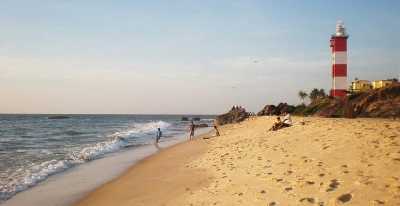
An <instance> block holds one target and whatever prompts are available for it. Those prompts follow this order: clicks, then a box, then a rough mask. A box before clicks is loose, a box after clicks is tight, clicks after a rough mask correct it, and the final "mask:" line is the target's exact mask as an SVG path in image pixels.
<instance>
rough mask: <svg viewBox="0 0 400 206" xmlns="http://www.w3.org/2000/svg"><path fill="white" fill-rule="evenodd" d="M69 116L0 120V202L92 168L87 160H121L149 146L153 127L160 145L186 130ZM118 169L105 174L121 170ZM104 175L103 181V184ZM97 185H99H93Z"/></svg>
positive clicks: (172, 119)
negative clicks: (80, 169)
mask: <svg viewBox="0 0 400 206" xmlns="http://www.w3.org/2000/svg"><path fill="white" fill-rule="evenodd" d="M70 116H71V118H68V119H48V118H47V117H48V115H0V160H1V161H0V201H4V200H7V199H9V198H11V197H13V196H14V195H15V194H16V193H18V192H21V191H24V190H26V189H28V188H32V187H34V186H35V185H37V184H39V183H40V182H42V181H44V180H46V179H48V178H49V177H51V176H54V175H55V174H58V173H61V172H64V173H65V171H70V169H71V168H74V167H77V166H79V167H82V165H85V164H89V163H91V164H94V162H96V161H92V160H97V161H98V159H102V158H103V159H107V158H110V156H120V157H122V156H123V155H122V154H123V153H124V152H127V151H128V150H129V151H130V152H132V151H133V150H136V151H138V150H137V149H139V148H145V147H147V148H148V147H149V145H152V144H153V143H154V135H155V130H156V129H157V128H158V127H160V128H161V129H162V131H163V138H162V145H165V146H166V145H168V144H171V143H173V142H177V141H179V140H180V139H182V138H179V137H180V136H182V135H183V134H184V133H185V132H186V131H187V124H188V122H182V121H180V119H181V116H180V115H179V116H178V115H70ZM200 117H201V118H202V120H201V121H200V122H199V123H208V124H211V121H212V118H213V117H212V116H200ZM168 142H170V143H168ZM151 147H152V146H150V148H151ZM143 151H144V150H143ZM153 152H154V151H153ZM119 153H120V154H121V155H116V154H119ZM150 153H152V152H151V149H146V152H141V153H140V152H139V153H138V152H136V153H132V154H131V155H133V158H128V159H129V160H130V161H131V162H130V163H133V162H134V161H136V160H137V159H138V158H139V159H140V157H142V156H143V155H144V156H146V155H148V154H150ZM113 154H115V155H113ZM106 156H107V158H104V157H106ZM114 158H115V157H114ZM117 159H118V158H116V159H115V160H114V161H115V162H118V161H117ZM104 161H105V160H103V162H104ZM92 162H93V163H92ZM115 162H114V163H115ZM126 165H130V164H126ZM118 168H119V169H115V170H112V172H111V171H110V174H111V173H112V174H115V172H117V171H119V170H122V169H123V168H122V169H121V168H120V167H118ZM110 174H104V175H105V176H107V178H109V177H110ZM55 176H60V175H55ZM55 178H56V177H53V178H52V179H55ZM107 178H105V179H107ZM105 179H104V181H105ZM99 183H101V181H100V180H99V181H93V184H99ZM82 188H89V187H82ZM80 194H81V193H80Z"/></svg>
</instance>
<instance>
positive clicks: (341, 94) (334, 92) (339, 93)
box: [330, 89, 347, 98]
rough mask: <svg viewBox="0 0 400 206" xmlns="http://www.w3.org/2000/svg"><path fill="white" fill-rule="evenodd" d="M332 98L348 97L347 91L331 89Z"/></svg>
mask: <svg viewBox="0 0 400 206" xmlns="http://www.w3.org/2000/svg"><path fill="white" fill-rule="evenodd" d="M330 95H331V97H340V98H343V97H346V96H347V91H346V90H345V89H331V94H330Z"/></svg>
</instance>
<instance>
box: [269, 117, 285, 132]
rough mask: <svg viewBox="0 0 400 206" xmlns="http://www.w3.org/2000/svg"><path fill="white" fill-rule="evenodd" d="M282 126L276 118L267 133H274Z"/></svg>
mask: <svg viewBox="0 0 400 206" xmlns="http://www.w3.org/2000/svg"><path fill="white" fill-rule="evenodd" d="M281 126H282V121H281V118H280V117H277V118H276V120H275V122H274V124H273V125H272V127H271V129H269V131H276V130H278V129H280V128H281Z"/></svg>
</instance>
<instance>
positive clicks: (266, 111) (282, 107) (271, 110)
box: [257, 103, 296, 116]
mask: <svg viewBox="0 0 400 206" xmlns="http://www.w3.org/2000/svg"><path fill="white" fill-rule="evenodd" d="M295 109H296V107H295V106H293V105H289V104H287V103H279V104H278V105H277V106H275V105H265V107H264V108H263V109H262V110H261V111H259V112H258V113H257V115H258V116H271V115H282V114H283V113H284V112H289V113H292V112H293V111H294V110H295Z"/></svg>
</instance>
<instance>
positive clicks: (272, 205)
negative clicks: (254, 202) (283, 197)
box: [268, 202, 276, 206]
mask: <svg viewBox="0 0 400 206" xmlns="http://www.w3.org/2000/svg"><path fill="white" fill-rule="evenodd" d="M268 206H276V202H270V203H269V204H268Z"/></svg>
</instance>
